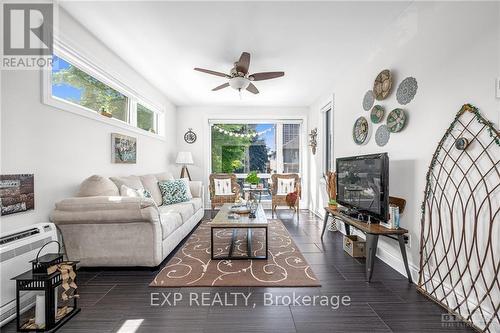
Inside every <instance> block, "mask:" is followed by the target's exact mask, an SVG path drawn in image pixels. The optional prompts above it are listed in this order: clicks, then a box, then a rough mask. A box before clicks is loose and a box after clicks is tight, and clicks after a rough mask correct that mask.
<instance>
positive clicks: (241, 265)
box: [150, 220, 320, 287]
mask: <svg viewBox="0 0 500 333" xmlns="http://www.w3.org/2000/svg"><path fill="white" fill-rule="evenodd" d="M207 222H208V221H203V222H202V223H201V224H200V225H199V227H198V228H197V229H196V230H195V231H194V232H193V233H192V234H191V236H190V237H189V239H188V240H187V241H186V243H185V244H184V245H183V246H182V248H181V249H179V250H178V251H177V253H176V254H175V256H174V257H173V258H172V259H170V260H169V261H168V263H167V265H166V266H165V267H164V268H163V269H162V270H161V271H160V272H159V273H158V275H157V276H156V277H155V279H154V280H153V282H151V284H150V286H151V287H212V286H219V287H220V286H222V287H318V286H320V283H319V280H318V278H317V277H316V275H315V274H314V272H313V271H312V270H311V267H310V266H309V264H308V263H307V261H306V260H305V259H304V256H303V255H302V253H301V252H300V251H299V249H298V248H297V246H296V245H295V243H294V242H293V240H292V237H291V236H290V234H289V233H288V231H287V230H286V227H285V226H284V225H283V223H282V222H281V221H280V220H269V230H268V233H269V249H268V259H267V260H211V258H210V227H209V226H208V225H207ZM231 236H232V230H231V229H219V230H217V231H216V230H214V250H215V253H216V254H227V253H228V252H229V247H230V244H231ZM246 241H247V238H246V229H240V230H239V231H238V233H237V238H236V243H235V246H234V252H233V255H245V254H246V250H247V247H246ZM264 241H265V239H264V230H260V229H255V230H254V231H252V250H253V254H254V255H263V252H264Z"/></svg>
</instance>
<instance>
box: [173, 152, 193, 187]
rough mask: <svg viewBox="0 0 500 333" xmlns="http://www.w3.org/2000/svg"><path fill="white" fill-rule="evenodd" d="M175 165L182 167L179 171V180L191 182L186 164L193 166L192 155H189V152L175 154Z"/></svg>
mask: <svg viewBox="0 0 500 333" xmlns="http://www.w3.org/2000/svg"><path fill="white" fill-rule="evenodd" d="M175 163H176V164H181V165H182V170H181V178H185V177H186V176H187V178H188V179H189V180H191V175H190V174H189V170H188V168H187V165H188V164H194V162H193V155H191V152H189V151H180V152H178V153H177V159H176V160H175Z"/></svg>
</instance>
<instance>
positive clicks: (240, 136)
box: [213, 125, 274, 139]
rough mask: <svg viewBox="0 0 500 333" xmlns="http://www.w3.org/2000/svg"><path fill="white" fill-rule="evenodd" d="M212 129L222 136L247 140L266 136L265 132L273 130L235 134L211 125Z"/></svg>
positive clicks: (271, 128)
mask: <svg viewBox="0 0 500 333" xmlns="http://www.w3.org/2000/svg"><path fill="white" fill-rule="evenodd" d="M213 127H214V128H215V129H216V130H217V131H219V132H220V133H222V134H225V135H229V136H234V137H237V138H248V139H251V138H254V137H257V136H259V135H263V134H266V133H267V132H270V131H272V130H273V129H274V128H273V127H270V128H268V129H266V130H263V131H260V132H254V133H235V132H231V131H228V130H226V129H224V128H222V127H219V126H217V125H213Z"/></svg>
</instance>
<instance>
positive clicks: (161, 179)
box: [155, 172, 174, 182]
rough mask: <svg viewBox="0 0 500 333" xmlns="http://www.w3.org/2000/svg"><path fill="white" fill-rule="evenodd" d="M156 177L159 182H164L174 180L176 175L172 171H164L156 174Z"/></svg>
mask: <svg viewBox="0 0 500 333" xmlns="http://www.w3.org/2000/svg"><path fill="white" fill-rule="evenodd" d="M155 177H156V179H158V181H159V182H164V181H165V180H174V176H172V174H171V173H170V172H162V173H157V174H155Z"/></svg>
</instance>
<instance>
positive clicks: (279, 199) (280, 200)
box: [271, 173, 301, 218]
mask: <svg viewBox="0 0 500 333" xmlns="http://www.w3.org/2000/svg"><path fill="white" fill-rule="evenodd" d="M280 178H281V179H292V178H293V179H295V189H294V191H297V194H298V196H297V200H296V201H295V205H294V206H293V207H292V208H293V209H294V211H295V212H297V213H298V212H299V201H300V196H301V187H300V177H299V175H298V174H295V173H292V174H273V175H271V180H272V186H271V194H272V203H271V210H272V216H273V218H274V213H275V212H276V208H277V207H278V206H287V207H288V203H287V202H286V194H285V195H283V194H278V182H279V179H280ZM297 216H298V215H297Z"/></svg>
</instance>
